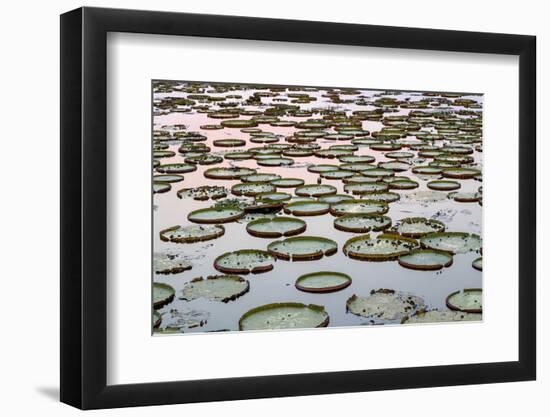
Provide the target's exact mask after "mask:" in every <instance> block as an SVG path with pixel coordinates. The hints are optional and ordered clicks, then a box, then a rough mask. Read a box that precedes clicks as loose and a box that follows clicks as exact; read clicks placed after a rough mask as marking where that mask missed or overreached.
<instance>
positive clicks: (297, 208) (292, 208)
mask: <svg viewBox="0 0 550 417" xmlns="http://www.w3.org/2000/svg"><path fill="white" fill-rule="evenodd" d="M329 210H330V205H329V204H328V203H323V202H320V201H296V202H293V203H289V204H287V205H286V206H285V208H284V211H285V213H287V214H293V215H295V216H319V215H321V214H326V213H328V212H329Z"/></svg>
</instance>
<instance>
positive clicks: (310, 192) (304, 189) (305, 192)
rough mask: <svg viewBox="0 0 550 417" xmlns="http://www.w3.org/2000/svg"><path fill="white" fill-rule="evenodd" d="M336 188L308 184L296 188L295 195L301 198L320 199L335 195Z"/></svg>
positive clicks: (326, 185)
mask: <svg viewBox="0 0 550 417" xmlns="http://www.w3.org/2000/svg"><path fill="white" fill-rule="evenodd" d="M336 191H337V190H336V187H334V186H332V185H328V184H308V185H303V186H301V187H298V188H296V190H295V191H294V192H295V193H296V195H299V196H301V197H321V196H324V195H331V194H336Z"/></svg>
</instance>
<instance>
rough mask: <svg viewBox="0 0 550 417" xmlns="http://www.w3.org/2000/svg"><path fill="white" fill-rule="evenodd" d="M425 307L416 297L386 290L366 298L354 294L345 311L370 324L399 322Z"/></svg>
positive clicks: (423, 302)
mask: <svg viewBox="0 0 550 417" xmlns="http://www.w3.org/2000/svg"><path fill="white" fill-rule="evenodd" d="M425 306H426V304H425V301H424V300H423V299H422V298H420V297H418V296H415V295H410V294H406V293H402V292H396V291H394V290H388V289H379V290H376V291H374V290H373V291H371V293H370V295H368V296H366V297H361V296H357V295H355V294H354V295H352V296H351V297H350V298H349V299H348V300H347V302H346V307H347V311H349V312H350V313H352V314H355V315H357V316H361V317H365V318H368V319H370V321H371V322H372V323H385V322H395V321H401V320H402V319H403V317H405V316H408V315H411V314H413V313H415V312H416V311H418V310H421V309H424V308H425Z"/></svg>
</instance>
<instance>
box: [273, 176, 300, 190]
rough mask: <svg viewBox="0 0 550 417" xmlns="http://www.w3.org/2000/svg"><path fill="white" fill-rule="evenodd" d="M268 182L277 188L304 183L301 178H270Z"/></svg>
mask: <svg viewBox="0 0 550 417" xmlns="http://www.w3.org/2000/svg"><path fill="white" fill-rule="evenodd" d="M270 184H272V185H274V186H275V187H277V188H295V187H300V186H301V185H304V180H303V179H301V178H278V179H274V180H271V181H270Z"/></svg>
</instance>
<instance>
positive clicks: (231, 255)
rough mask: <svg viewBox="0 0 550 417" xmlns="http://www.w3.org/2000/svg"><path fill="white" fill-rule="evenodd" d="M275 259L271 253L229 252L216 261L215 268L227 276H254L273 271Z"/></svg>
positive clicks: (252, 250) (252, 251) (248, 250)
mask: <svg viewBox="0 0 550 417" xmlns="http://www.w3.org/2000/svg"><path fill="white" fill-rule="evenodd" d="M273 262H275V258H274V257H273V255H271V254H270V253H269V252H266V251H263V250H256V249H242V250H238V251H235V252H227V253H224V254H223V255H221V256H218V257H217V258H216V259H215V260H214V268H216V269H217V270H218V271H221V272H224V273H226V274H248V273H250V272H252V273H253V274H257V273H261V272H267V271H271V270H272V269H273Z"/></svg>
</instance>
